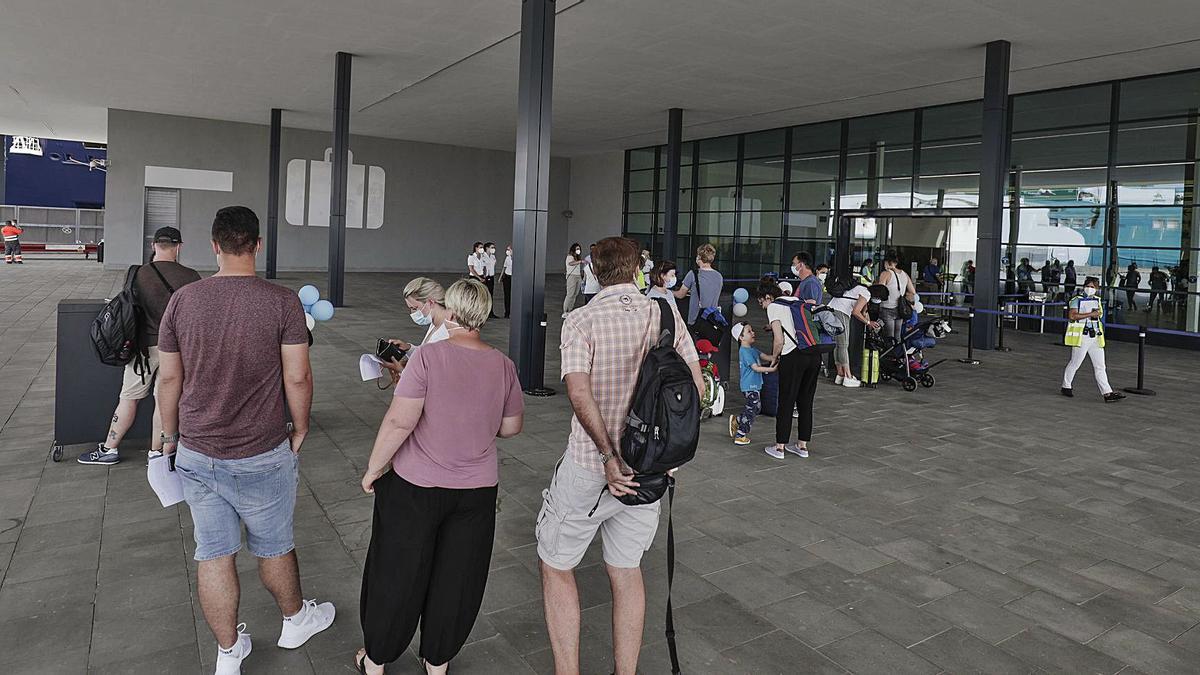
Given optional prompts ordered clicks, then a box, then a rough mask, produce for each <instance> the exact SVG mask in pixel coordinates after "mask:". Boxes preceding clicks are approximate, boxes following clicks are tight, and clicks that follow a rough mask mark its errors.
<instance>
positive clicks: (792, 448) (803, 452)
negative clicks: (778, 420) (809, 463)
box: [783, 445, 808, 457]
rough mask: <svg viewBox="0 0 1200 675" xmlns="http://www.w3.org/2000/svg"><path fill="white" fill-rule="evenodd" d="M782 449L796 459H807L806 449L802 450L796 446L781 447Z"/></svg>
mask: <svg viewBox="0 0 1200 675" xmlns="http://www.w3.org/2000/svg"><path fill="white" fill-rule="evenodd" d="M783 449H784V450H785V451H786V452H790V453H792V454H793V455H795V456H797V457H808V449H807V448H802V447H800V446H798V445H785V446H783Z"/></svg>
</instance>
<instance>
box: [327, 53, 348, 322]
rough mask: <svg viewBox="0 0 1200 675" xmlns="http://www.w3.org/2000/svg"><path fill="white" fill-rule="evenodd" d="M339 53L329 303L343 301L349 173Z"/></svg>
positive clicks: (344, 58) (343, 67)
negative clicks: (347, 181)
mask: <svg viewBox="0 0 1200 675" xmlns="http://www.w3.org/2000/svg"><path fill="white" fill-rule="evenodd" d="M353 58H354V57H353V56H352V55H350V54H347V53H346V52H338V53H337V60H336V66H335V68H334V71H335V72H334V85H333V167H332V170H331V171H330V176H329V179H330V186H329V301H330V302H332V303H333V306H334V307H342V306H343V305H345V298H346V288H345V286H346V180H347V176H348V174H349V169H350V157H349V154H350V62H351V60H352V59H353Z"/></svg>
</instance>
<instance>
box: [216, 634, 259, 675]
mask: <svg viewBox="0 0 1200 675" xmlns="http://www.w3.org/2000/svg"><path fill="white" fill-rule="evenodd" d="M237 632H238V636H237V642H234V643H233V647H230V648H229V651H225V650H224V649H221V648H220V646H218V647H217V667H216V670H214V671H213V675H241V673H242V661H244V660H245V659H246V657H247V656H250V651H251V644H250V634H249V633H247V632H246V624H244V623H239V624H238V627H237Z"/></svg>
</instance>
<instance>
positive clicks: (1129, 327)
mask: <svg viewBox="0 0 1200 675" xmlns="http://www.w3.org/2000/svg"><path fill="white" fill-rule="evenodd" d="M925 308H926V309H941V310H948V311H951V312H975V313H976V314H993V315H997V316H1002V317H1007V318H1013V319H1036V320H1039V321H1049V322H1051V323H1071V321H1070V320H1069V319H1064V318H1061V317H1056V316H1041V315H1039V314H1022V313H1018V312H1006V311H1003V310H995V309H982V308H972V307H959V306H953V305H950V306H947V305H925ZM1104 327H1105V328H1116V329H1119V330H1131V331H1139V332H1140V331H1141V330H1142V329H1143V328H1145V330H1146V333H1147V334H1149V333H1161V334H1163V335H1179V336H1181V337H1190V338H1200V333H1193V332H1191V331H1186V330H1175V329H1173V328H1153V327H1150V326H1134V325H1132V324H1128V323H1108V322H1104Z"/></svg>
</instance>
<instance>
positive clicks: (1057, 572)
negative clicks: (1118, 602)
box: [1010, 560, 1108, 602]
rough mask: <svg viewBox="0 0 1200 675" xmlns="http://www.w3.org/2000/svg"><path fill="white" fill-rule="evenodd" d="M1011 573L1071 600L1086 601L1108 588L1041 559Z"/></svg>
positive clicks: (1032, 584)
mask: <svg viewBox="0 0 1200 675" xmlns="http://www.w3.org/2000/svg"><path fill="white" fill-rule="evenodd" d="M1010 575H1011V576H1012V577H1015V578H1017V579H1020V580H1021V581H1024V582H1025V583H1027V584H1029V585H1030V586H1035V587H1037V588H1041V589H1042V590H1045V591H1049V592H1050V593H1053V594H1054V595H1057V596H1058V597H1060V598H1064V599H1066V600H1070V601H1071V602H1085V601H1087V600H1089V599H1091V598H1094V597H1096V596H1097V595H1100V594H1101V593H1103V592H1104V591H1106V590H1108V586H1105V585H1104V584H1102V583H1097V582H1095V581H1092V580H1090V579H1087V578H1084V577H1082V576H1080V575H1078V574H1075V573H1073V572H1070V571H1068V570H1064V569H1062V568H1061V567H1058V566H1056V565H1051V564H1049V563H1046V562H1044V561H1041V560H1036V561H1034V562H1032V563H1029V564H1028V565H1025V566H1024V567H1020V568H1018V569H1015V570H1013V571H1012V572H1011V573H1010Z"/></svg>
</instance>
